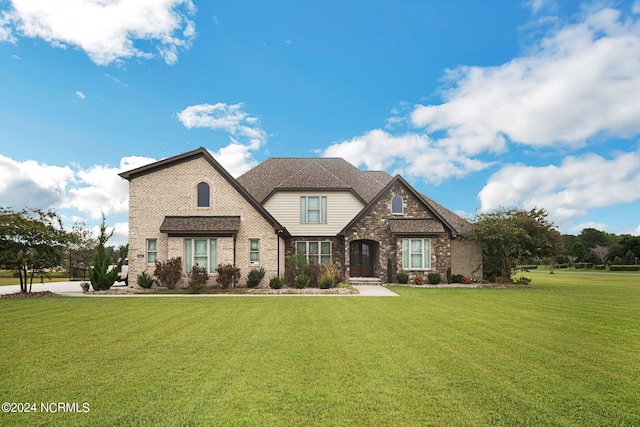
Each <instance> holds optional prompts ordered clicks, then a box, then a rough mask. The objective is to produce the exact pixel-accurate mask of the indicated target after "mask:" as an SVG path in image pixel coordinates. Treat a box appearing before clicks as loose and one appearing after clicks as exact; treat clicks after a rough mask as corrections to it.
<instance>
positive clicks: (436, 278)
mask: <svg viewBox="0 0 640 427" xmlns="http://www.w3.org/2000/svg"><path fill="white" fill-rule="evenodd" d="M427 282H429V284H430V285H438V284H440V282H442V278H441V277H440V273H436V272H431V273H429V274H427Z"/></svg>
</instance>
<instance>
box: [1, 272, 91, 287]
mask: <svg viewBox="0 0 640 427" xmlns="http://www.w3.org/2000/svg"><path fill="white" fill-rule="evenodd" d="M50 276H51V277H50V278H45V279H44V283H49V282H66V281H68V280H69V273H67V272H66V271H61V272H54V273H50ZM74 280H77V279H74ZM87 280H88V278H87ZM38 283H40V277H34V278H33V284H34V285H36V284H38ZM19 284H20V278H18V277H13V271H11V270H1V269H0V286H8V285H19Z"/></svg>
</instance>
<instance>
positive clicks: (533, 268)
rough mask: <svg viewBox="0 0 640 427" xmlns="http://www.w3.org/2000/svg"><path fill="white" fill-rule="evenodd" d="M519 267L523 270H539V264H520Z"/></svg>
mask: <svg viewBox="0 0 640 427" xmlns="http://www.w3.org/2000/svg"><path fill="white" fill-rule="evenodd" d="M518 269H519V270H522V271H527V270H537V269H538V266H537V265H520V266H518Z"/></svg>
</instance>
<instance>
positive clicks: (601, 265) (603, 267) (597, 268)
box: [593, 264, 607, 270]
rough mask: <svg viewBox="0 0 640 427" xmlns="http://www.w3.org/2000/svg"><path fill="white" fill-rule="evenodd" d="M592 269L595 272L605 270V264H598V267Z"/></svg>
mask: <svg viewBox="0 0 640 427" xmlns="http://www.w3.org/2000/svg"><path fill="white" fill-rule="evenodd" d="M593 268H594V269H595V270H604V269H606V268H607V266H606V265H605V264H598V265H594V266H593Z"/></svg>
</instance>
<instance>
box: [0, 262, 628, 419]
mask: <svg viewBox="0 0 640 427" xmlns="http://www.w3.org/2000/svg"><path fill="white" fill-rule="evenodd" d="M525 275H527V276H529V277H533V279H534V282H533V284H534V287H533V288H530V289H513V288H512V289H419V288H402V287H398V288H395V289H394V290H396V291H397V292H398V293H399V294H400V295H401V296H400V297H399V298H380V297H370V298H359V297H193V298H191V297H144V298H89V297H87V298H41V299H22V300H0V324H1V325H2V326H3V329H2V332H1V333H0V352H1V357H0V400H2V402H35V403H36V404H37V406H38V411H40V406H39V405H40V402H68V403H73V402H77V403H78V404H79V407H80V408H82V404H83V403H85V402H86V403H88V404H89V408H90V410H89V412H88V413H55V414H51V413H50V414H45V413H41V412H38V413H28V414H16V413H7V414H0V425H3V426H4V425H16V424H18V425H51V424H55V425H104V426H108V425H176V426H177V425H261V426H262V425H301V426H302V425H304V426H308V425H318V426H324V425H358V426H360V425H379V426H392V425H393V426H395V425H447V426H448V425H508V426H512V425H544V426H547V425H579V426H588V425H593V426H602V425H640V409H639V408H640V381H639V378H640V276H613V275H605V276H596V275H578V274H554V275H550V274H548V273H533V272H532V273H525Z"/></svg>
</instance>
